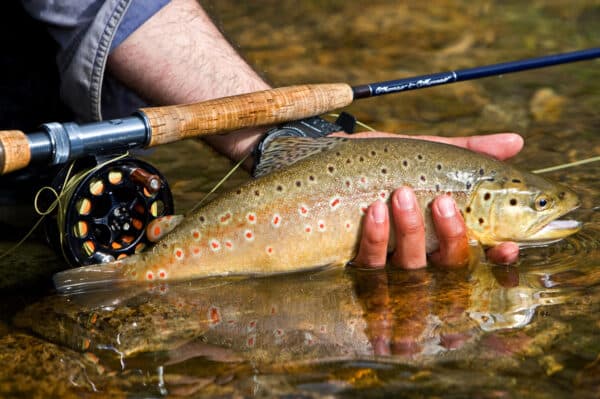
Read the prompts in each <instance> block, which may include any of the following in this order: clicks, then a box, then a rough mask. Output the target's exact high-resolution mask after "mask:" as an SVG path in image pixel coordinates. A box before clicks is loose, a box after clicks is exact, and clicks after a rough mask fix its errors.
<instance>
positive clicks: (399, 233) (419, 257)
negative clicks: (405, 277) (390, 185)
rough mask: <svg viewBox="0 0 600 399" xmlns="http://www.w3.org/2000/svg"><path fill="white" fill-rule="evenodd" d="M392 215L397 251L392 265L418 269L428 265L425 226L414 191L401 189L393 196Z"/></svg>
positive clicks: (407, 188) (405, 188)
mask: <svg viewBox="0 0 600 399" xmlns="http://www.w3.org/2000/svg"><path fill="white" fill-rule="evenodd" d="M392 215H393V220H394V231H395V232H396V250H395V251H394V253H393V255H392V259H391V262H392V265H394V266H396V267H401V268H403V269H417V268H421V267H424V266H426V265H427V257H426V254H425V224H424V223H423V215H422V214H421V210H420V209H419V204H418V203H417V199H416V197H415V194H414V192H413V190H412V189H410V188H409V187H401V188H399V189H398V190H396V191H394V193H393V194H392Z"/></svg>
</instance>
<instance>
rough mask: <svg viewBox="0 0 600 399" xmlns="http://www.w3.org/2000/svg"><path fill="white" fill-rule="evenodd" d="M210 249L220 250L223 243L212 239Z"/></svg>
mask: <svg viewBox="0 0 600 399" xmlns="http://www.w3.org/2000/svg"><path fill="white" fill-rule="evenodd" d="M210 249H212V250H213V251H218V250H220V249H221V243H220V242H219V241H217V240H215V239H213V240H210Z"/></svg>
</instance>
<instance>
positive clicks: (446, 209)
mask: <svg viewBox="0 0 600 399" xmlns="http://www.w3.org/2000/svg"><path fill="white" fill-rule="evenodd" d="M436 204H437V209H438V211H439V212H440V215H441V216H442V217H445V218H451V217H453V216H454V215H455V214H456V208H455V207H454V201H453V200H452V198H450V197H448V196H446V195H443V196H442V197H440V198H439V199H438V200H437V201H436Z"/></svg>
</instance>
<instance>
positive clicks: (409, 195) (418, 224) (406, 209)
mask: <svg viewBox="0 0 600 399" xmlns="http://www.w3.org/2000/svg"><path fill="white" fill-rule="evenodd" d="M336 136H341V137H344V136H348V137H355V138H367V137H399V135H396V134H389V133H383V132H365V133H357V134H354V135H352V136H349V135H345V134H341V133H340V134H336ZM400 137H408V136H400ZM413 138H414V136H413ZM418 138H422V139H424V140H429V141H438V142H445V143H448V144H453V145H456V146H459V147H465V148H468V149H471V150H473V151H476V152H481V153H484V154H488V155H491V156H493V157H495V158H498V159H500V160H503V159H507V158H510V157H512V156H514V155H516V154H517V153H518V152H519V151H520V150H521V148H522V147H523V139H522V138H521V136H519V135H518V134H511V133H507V134H494V135H487V136H470V137H457V138H446V137H437V136H421V137H418ZM391 204H392V205H391V209H392V219H393V229H394V233H395V234H394V237H395V238H393V237H392V238H390V232H389V229H390V221H389V215H388V207H387V206H385V205H384V204H383V203H382V202H381V201H377V202H375V203H373V204H372V205H371V206H370V207H369V209H368V211H367V215H366V217H365V219H364V226H363V231H362V236H361V241H360V247H359V251H358V254H357V256H356V258H355V259H354V260H353V263H355V264H358V265H362V266H366V267H374V268H375V267H382V266H384V265H385V264H386V263H387V262H388V242H389V240H390V239H395V241H396V245H395V247H396V249H395V251H394V252H393V254H392V255H391V257H390V259H389V262H390V263H391V265H393V266H395V267H400V268H405V269H415V268H420V267H423V266H425V265H426V264H427V259H426V258H427V256H426V253H425V225H424V223H423V217H422V213H421V211H420V209H419V205H418V203H417V200H416V198H415V195H414V192H413V190H412V189H410V187H401V188H399V189H398V190H396V191H394V193H393V194H392V201H391ZM432 216H433V221H434V224H435V227H436V234H437V235H438V239H439V240H440V248H439V250H438V251H436V252H434V253H433V254H431V255H430V259H431V261H432V262H433V263H435V264H437V265H440V266H455V265H460V264H464V263H466V262H467V261H468V256H469V251H468V239H467V228H466V226H465V222H464V219H463V217H462V216H461V214H460V212H457V211H456V204H455V203H454V201H453V200H452V198H450V197H447V196H445V195H442V196H439V197H438V198H436V199H435V200H434V202H433V206H432ZM487 256H488V258H489V259H490V261H492V262H494V263H499V264H506V263H513V262H515V261H516V260H517V259H518V256H519V246H518V245H517V244H516V243H514V242H503V243H501V244H499V245H497V246H495V247H493V248H490V249H489V250H488V251H487Z"/></svg>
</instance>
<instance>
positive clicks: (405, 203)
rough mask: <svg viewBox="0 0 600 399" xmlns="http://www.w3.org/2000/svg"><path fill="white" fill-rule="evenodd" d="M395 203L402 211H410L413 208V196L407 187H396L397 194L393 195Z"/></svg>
mask: <svg viewBox="0 0 600 399" xmlns="http://www.w3.org/2000/svg"><path fill="white" fill-rule="evenodd" d="M394 199H395V200H396V205H398V208H399V209H401V210H403V211H412V210H413V209H415V202H414V199H413V196H412V194H411V192H410V190H409V189H408V188H405V187H402V188H400V189H398V195H396V196H395V197H394Z"/></svg>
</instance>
